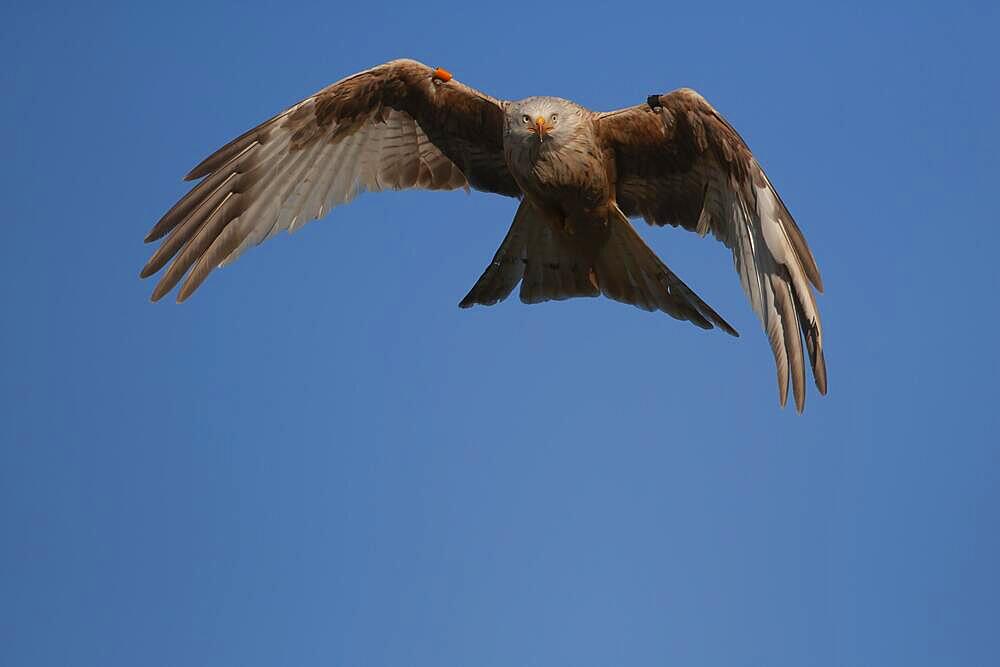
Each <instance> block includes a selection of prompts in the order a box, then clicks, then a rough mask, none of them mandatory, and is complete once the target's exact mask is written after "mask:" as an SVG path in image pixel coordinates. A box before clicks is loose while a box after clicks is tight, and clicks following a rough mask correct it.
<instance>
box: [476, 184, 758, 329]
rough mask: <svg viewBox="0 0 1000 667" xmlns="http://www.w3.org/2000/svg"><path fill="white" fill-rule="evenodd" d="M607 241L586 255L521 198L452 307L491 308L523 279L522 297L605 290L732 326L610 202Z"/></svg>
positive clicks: (697, 320) (701, 321)
mask: <svg viewBox="0 0 1000 667" xmlns="http://www.w3.org/2000/svg"><path fill="white" fill-rule="evenodd" d="M608 224H609V226H610V228H609V230H608V238H607V241H606V242H605V243H604V244H603V245H602V246H601V247H600V248H599V249H598V250H597V251H596V257H595V256H594V254H593V253H591V254H589V255H588V254H587V253H586V252H584V251H583V250H581V248H580V247H579V246H578V245H577V244H574V243H573V242H572V241H570V240H568V239H566V238H564V237H562V236H561V234H560V232H559V231H558V228H557V227H554V226H553V225H551V224H550V223H549V222H548V221H547V220H546V219H545V218H544V217H543V214H542V213H541V212H539V211H538V210H537V209H536V208H535V207H534V206H532V205H531V204H530V203H529V202H528V201H527V200H523V201H522V202H521V205H520V206H519V207H518V209H517V213H516V214H515V215H514V222H513V223H512V224H511V227H510V230H509V231H508V232H507V236H506V237H505V238H504V240H503V242H502V243H501V244H500V248H499V249H498V250H497V252H496V255H494V256H493V261H492V262H491V263H490V265H489V266H488V267H486V270H485V271H484V272H483V275H482V276H480V278H479V280H478V281H477V282H476V284H475V285H474V286H473V288H472V289H471V290H470V291H469V293H468V294H467V295H466V296H465V298H464V299H462V301H461V302H460V303H459V304H458V305H459V306H460V307H462V308H469V307H471V306H473V305H475V304H481V305H484V306H492V305H493V304H495V303H498V302H500V301H503V300H504V299H506V298H507V297H508V296H510V294H511V292H513V291H514V288H515V287H517V284H518V283H519V282H520V283H521V294H520V296H521V301H523V302H524V303H541V302H543V301H561V300H563V299H571V298H574V297H580V296H587V297H595V296H599V295H601V294H604V295H605V296H607V297H608V298H610V299H614V300H615V301H621V302H622V303H627V304H631V305H633V306H636V307H638V308H642V309H643V310H649V311H654V310H661V311H663V312H665V313H667V314H668V315H670V316H671V317H674V318H677V319H679V320H687V321H689V322H691V323H693V324H695V325H696V326H699V327H701V328H703V329H711V328H713V326H718V327H719V328H720V329H722V330H723V331H725V332H726V333H728V334H731V335H733V336H738V335H739V334H738V333H736V330H735V329H733V327H732V326H730V325H729V323H728V322H726V321H725V320H724V319H722V317H721V316H720V315H719V314H718V313H716V312H715V311H714V310H713V309H712V308H711V306H709V305H708V304H706V303H705V302H704V301H702V300H701V299H700V298H699V297H698V295H697V294H695V293H694V292H693V291H692V290H691V288H689V287H688V286H687V285H685V284H684V282H683V281H682V280H681V279H680V278H678V277H677V276H676V275H675V274H674V273H673V272H672V271H671V270H670V269H668V268H667V266H666V265H665V264H664V263H663V262H662V261H660V259H659V258H658V257H657V256H656V254H655V253H654V252H653V251H652V250H651V249H650V248H649V246H647V245H646V244H645V242H643V240H642V237H640V236H639V234H638V233H637V232H636V231H635V229H634V228H633V227H632V223H630V222H629V221H628V218H626V217H625V215H624V214H623V213H622V212H621V211H620V210H619V209H618V208H617V207H613V209H612V216H611V218H610V220H609V222H608Z"/></svg>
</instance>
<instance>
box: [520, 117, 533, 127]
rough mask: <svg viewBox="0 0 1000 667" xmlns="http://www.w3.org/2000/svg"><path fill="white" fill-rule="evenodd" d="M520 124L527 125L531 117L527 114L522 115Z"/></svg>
mask: <svg viewBox="0 0 1000 667" xmlns="http://www.w3.org/2000/svg"><path fill="white" fill-rule="evenodd" d="M521 122H522V123H524V124H525V125H527V124H528V123H530V122H531V116H529V115H528V114H524V115H523V116H521Z"/></svg>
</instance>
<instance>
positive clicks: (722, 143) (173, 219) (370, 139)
mask: <svg viewBox="0 0 1000 667" xmlns="http://www.w3.org/2000/svg"><path fill="white" fill-rule="evenodd" d="M196 179H201V180H200V182H199V183H198V184H197V185H195V186H194V187H193V188H192V189H191V190H190V191H189V192H188V193H187V194H186V195H185V196H184V197H183V198H181V200H180V201H178V202H177V203H176V204H175V205H174V206H173V207H172V208H171V209H170V210H169V211H167V213H166V214H165V215H164V216H163V217H162V218H161V219H160V220H159V222H157V223H156V225H154V226H153V228H152V230H151V231H150V232H149V234H148V235H147V236H146V242H147V243H148V242H152V241H157V240H161V242H160V245H159V247H158V248H157V249H156V251H155V252H154V253H153V256H152V257H151V258H150V259H149V261H148V262H147V263H146V265H145V267H143V269H142V272H141V274H140V275H141V277H143V278H146V277H148V276H151V275H153V274H155V273H157V272H158V271H160V270H161V269H163V268H164V267H165V266H167V264H168V262H169V266H167V269H166V271H165V272H164V274H163V275H162V276H161V277H160V279H159V282H158V283H157V284H156V287H155V288H154V290H153V295H152V299H153V300H154V301H156V300H158V299H160V298H161V297H163V296H164V295H165V294H167V293H168V292H170V291H171V290H172V289H173V288H174V287H175V286H176V285H177V283H179V282H180V281H181V280H182V279H183V280H184V283H183V285H181V288H180V290H179V292H178V295H177V301H178V302H180V301H184V300H185V299H187V298H188V297H189V296H191V294H192V293H193V292H194V291H195V290H196V289H197V288H198V286H199V285H201V283H202V282H203V281H204V280H205V278H206V277H207V276H208V274H209V273H211V272H212V270H213V269H215V268H216V267H218V266H223V265H225V264H228V263H229V262H232V261H233V260H235V259H236V258H237V257H239V256H240V255H241V254H242V253H243V251H244V250H246V249H247V248H248V247H250V246H252V245H257V244H259V243H261V242H262V241H265V240H266V239H268V238H270V237H272V236H274V235H275V234H277V233H278V232H279V231H282V230H286V229H287V230H288V231H290V232H291V231H295V230H296V229H298V228H299V227H301V226H302V225H303V224H305V223H306V222H308V221H310V220H316V219H318V218H322V217H323V216H325V215H326V214H327V213H328V212H329V211H330V209H332V208H334V207H335V206H339V205H341V204H346V203H347V202H349V201H351V200H352V199H353V198H354V197H355V196H356V195H357V194H358V193H360V192H362V191H365V190H369V191H379V190H403V189H408V188H422V189H427V190H454V189H458V188H464V189H466V190H468V189H470V188H473V189H476V190H482V191H484V192H493V193H497V194H501V195H506V196H509V197H513V198H516V199H518V200H519V201H520V203H519V205H518V207H517V211H516V213H515V214H514V221H513V223H512V224H511V227H510V230H509V231H508V232H507V236H506V237H505V238H504V239H503V241H502V243H501V244H500V248H499V249H498V250H497V252H496V255H495V256H494V257H493V261H492V262H490V264H489V266H487V267H486V270H485V271H484V272H483V274H482V276H481V277H480V278H479V280H478V281H477V282H476V284H475V285H474V286H473V287H472V289H471V290H470V291H469V293H468V294H467V295H466V296H465V298H464V299H462V301H461V303H459V305H460V306H461V307H462V308H468V307H470V306H473V305H475V304H481V305H485V306H490V305H493V304H495V303H498V302H500V301H502V300H504V299H505V298H507V296H508V295H510V293H511V292H512V291H513V290H514V288H515V287H517V285H518V283H520V285H521V290H520V297H521V301H523V302H525V303H539V302H542V301H549V300H562V299H570V298H573V297H582V296H590V297H593V296H599V295H601V294H603V295H605V296H607V297H609V298H611V299H614V300H616V301H621V302H623V303H627V304H631V305H633V306H637V307H639V308H642V309H644V310H648V311H654V310H659V311H663V312H664V313H667V314H668V315H670V316H672V317H675V318H677V319H680V320H687V321H689V322H691V323H693V324H694V325H696V326H699V327H701V328H703V329H711V328H713V327H719V328H720V329H722V330H723V331H725V332H727V333H729V334H731V335H733V336H737V335H738V334H737V333H736V331H735V329H733V327H731V326H730V325H729V324H728V323H727V322H726V321H725V320H724V319H722V317H721V316H720V315H719V314H718V313H716V312H715V310H713V309H712V308H711V307H710V306H709V305H708V304H706V303H705V302H704V301H703V300H702V299H701V298H699V297H698V295H697V294H695V293H694V292H693V291H692V290H691V288H689V287H688V286H687V285H686V284H684V282H682V281H681V279H680V278H678V277H677V276H676V275H675V274H674V273H673V271H671V270H670V269H669V268H667V266H666V265H665V264H664V263H663V262H662V261H661V260H660V259H659V258H658V257H657V256H656V255H655V254H654V253H653V251H652V250H651V249H650V248H649V246H647V245H646V244H645V243H644V242H643V240H642V238H641V237H640V236H639V235H638V233H637V232H636V231H635V229H634V228H633V227H632V224H631V223H630V222H629V218H637V217H641V218H644V219H645V220H646V222H648V223H649V224H651V225H656V226H663V225H673V226H675V227H678V226H679V227H683V228H684V229H687V230H690V231H694V232H697V233H698V234H700V235H705V234H707V233H708V232H712V234H713V235H714V236H715V237H716V238H717V239H718V240H720V241H722V242H723V243H724V244H725V245H726V247H728V248H729V249H730V250H732V253H733V259H734V262H735V265H736V271H737V273H738V274H739V277H740V283H741V284H742V286H743V290H744V291H745V292H746V294H747V297H748V298H749V299H750V303H751V305H752V307H753V309H754V311H755V312H756V313H757V315H758V317H759V318H760V319H761V321H762V323H763V325H764V329H765V331H766V333H767V337H768V339H769V340H770V343H771V349H772V351H773V353H774V359H775V364H776V367H777V375H778V398H779V401H780V403H781V405H782V406H784V405H785V402H786V400H787V397H788V386H789V383H790V384H791V386H792V390H793V394H794V396H795V405H796V408H797V410H798V411H799V412H801V411H802V409H803V407H804V405H805V392H806V388H805V385H806V378H805V374H806V370H805V357H806V355H808V359H809V365H810V367H811V368H812V374H813V378H814V380H815V382H816V387H817V388H818V390H819V392H820V393H821V394H825V393H826V386H827V383H826V362H825V361H824V358H823V330H822V327H821V325H820V319H819V311H818V309H817V306H816V299H815V295H814V293H813V289H814V288H815V289H816V290H818V291H820V292H822V290H823V283H822V281H821V279H820V275H819V269H818V268H817V266H816V260H815V259H813V255H812V252H811V251H810V250H809V246H808V245H806V240H805V238H804V237H803V235H802V232H801V231H799V228H798V226H797V225H796V224H795V221H794V220H793V219H792V216H791V214H790V213H789V212H788V209H787V208H786V207H785V205H784V203H782V201H781V198H780V197H779V196H778V193H777V192H776V191H775V189H774V186H772V185H771V182H770V180H769V179H768V178H767V176H766V175H765V174H764V171H763V170H762V169H761V167H760V165H759V164H758V163H757V160H756V159H755V158H754V157H753V155H752V154H751V153H750V149H749V148H748V147H747V145H746V143H744V141H743V139H742V138H741V137H740V136H739V134H737V132H736V130H734V129H733V128H732V126H731V125H730V124H729V123H728V122H726V120H725V119H724V118H723V117H722V116H721V115H720V114H719V113H718V112H717V111H716V110H715V109H714V108H712V106H711V105H710V104H709V103H708V102H707V101H706V100H705V99H704V98H703V97H702V96H701V95H699V94H698V93H696V92H695V91H693V90H690V89H684V88H682V89H679V90H675V91H673V92H671V93H667V94H664V95H651V96H650V97H649V98H648V99H647V100H646V102H645V103H642V104H638V105H636V106H632V107H628V108H625V109H619V110H617V111H610V112H602V113H596V112H593V111H590V110H588V109H585V108H583V107H582V106H580V105H578V104H575V103H573V102H570V101H569V100H564V99H560V98H557V97H529V98H527V99H523V100H520V101H516V102H515V101H506V100H498V99H494V98H492V97H490V96H488V95H485V94H483V93H481V92H479V91H477V90H475V89H473V88H470V87H468V86H466V85H464V84H462V83H459V82H458V81H457V80H456V79H454V78H453V77H452V75H451V74H450V73H449V72H448V71H446V70H444V69H441V68H433V67H429V66H427V65H424V64H422V63H419V62H417V61H414V60H394V61H392V62H388V63H385V64H383V65H379V66H377V67H373V68H371V69H368V70H365V71H363V72H359V73H358V74H354V75H353V76H349V77H347V78H345V79H341V80H340V81H338V82H336V83H334V84H332V85H330V86H327V87H326V88H324V89H323V90H321V91H319V92H318V93H316V94H315V95H312V96H310V97H307V98H306V99H304V100H302V101H301V102H299V103H298V104H295V105H294V106H292V107H291V108H289V109H288V110H286V111H283V112H282V113H280V114H278V115H277V116H275V117H273V118H271V119H270V120H268V121H266V122H264V123H262V124H261V125H259V126H257V127H256V128H254V129H252V130H250V131H249V132H247V133H245V134H243V135H242V136H240V137H238V138H236V139H234V140H233V141H231V142H229V143H228V144H226V145H225V146H223V147H222V148H220V149H219V150H217V151H216V152H214V153H212V154H211V155H210V156H208V157H207V158H205V160H204V161H202V162H201V164H199V165H198V166H196V167H195V168H194V169H192V170H191V172H190V173H188V175H187V176H186V177H185V180H196ZM185 276H186V277H185ZM803 339H804V341H805V346H804V347H805V349H804V350H803Z"/></svg>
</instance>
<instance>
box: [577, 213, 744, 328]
mask: <svg viewBox="0 0 1000 667" xmlns="http://www.w3.org/2000/svg"><path fill="white" fill-rule="evenodd" d="M608 224H609V225H610V230H609V231H610V236H609V238H608V242H607V243H606V244H605V245H604V247H603V248H602V249H601V252H600V254H599V255H598V257H597V262H596V266H595V268H596V271H597V275H598V278H599V281H600V287H601V292H602V293H603V294H604V295H605V296H607V297H608V298H610V299H614V300H615V301H621V302H622V303H627V304H631V305H633V306H636V307H637V308H642V309H643V310H661V311H663V312H664V313H666V314H668V315H670V316H671V317H674V318H676V319H679V320H687V321H689V322H691V323H692V324H694V325H695V326H699V327H701V328H702V329H711V328H713V326H717V327H719V328H720V329H722V330H723V331H725V332H726V333H728V334H730V335H732V336H739V334H738V333H737V332H736V329H734V328H733V327H732V326H731V325H730V324H729V323H728V322H726V321H725V320H724V319H722V316H721V315H719V314H718V313H717V312H715V310H713V309H712V307H711V306H709V305H708V304H707V303H705V302H704V301H702V299H701V298H700V297H699V296H698V295H697V294H695V293H694V291H692V290H691V288H690V287H688V286H687V285H685V284H684V281H682V280H681V279H680V278H678V277H677V275H676V274H675V273H674V272H673V271H671V270H670V269H669V268H667V265H666V264H664V263H663V262H662V261H661V260H660V258H659V257H657V256H656V253H654V252H653V251H652V249H650V247H649V246H648V245H646V243H645V242H644V241H643V240H642V237H641V236H639V233H638V232H636V231H635V228H634V227H632V223H630V222H629V221H628V218H626V217H625V214H624V213H622V212H621V211H620V210H619V209H618V207H617V206H616V207H614V209H613V214H612V216H611V218H610V220H609V221H608Z"/></svg>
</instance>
